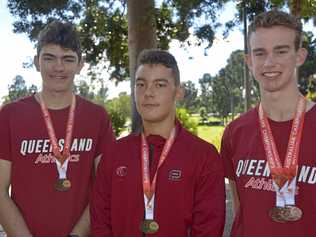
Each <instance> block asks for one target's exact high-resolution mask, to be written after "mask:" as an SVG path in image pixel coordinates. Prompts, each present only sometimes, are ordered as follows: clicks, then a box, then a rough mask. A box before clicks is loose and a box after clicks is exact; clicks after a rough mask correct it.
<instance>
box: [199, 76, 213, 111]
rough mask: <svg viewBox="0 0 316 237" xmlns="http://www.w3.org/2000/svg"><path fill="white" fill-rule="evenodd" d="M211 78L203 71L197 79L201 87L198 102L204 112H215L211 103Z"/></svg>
mask: <svg viewBox="0 0 316 237" xmlns="http://www.w3.org/2000/svg"><path fill="white" fill-rule="evenodd" d="M213 80H214V77H212V76H211V75H210V74H209V73H205V74H204V75H203V76H202V78H200V79H199V84H200V88H201V95H200V97H199V104H200V106H201V107H204V108H205V110H206V113H215V111H216V110H215V109H214V105H213V100H214V98H213V95H214V94H213Z"/></svg>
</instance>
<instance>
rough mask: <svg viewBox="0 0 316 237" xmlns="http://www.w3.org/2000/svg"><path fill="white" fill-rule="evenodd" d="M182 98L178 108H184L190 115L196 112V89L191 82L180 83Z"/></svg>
mask: <svg viewBox="0 0 316 237" xmlns="http://www.w3.org/2000/svg"><path fill="white" fill-rule="evenodd" d="M182 88H183V90H184V98H183V99H182V100H181V101H179V102H178V105H179V107H183V108H186V109H187V110H188V111H189V112H190V113H192V112H196V111H198V107H199V105H198V103H199V102H198V100H197V94H198V89H197V88H196V87H195V84H194V83H193V82H192V81H187V82H184V83H182Z"/></svg>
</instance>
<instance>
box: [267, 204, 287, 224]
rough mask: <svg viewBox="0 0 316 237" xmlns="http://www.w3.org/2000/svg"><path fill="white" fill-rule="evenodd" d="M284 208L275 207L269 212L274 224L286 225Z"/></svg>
mask: <svg viewBox="0 0 316 237" xmlns="http://www.w3.org/2000/svg"><path fill="white" fill-rule="evenodd" d="M284 212H285V210H284V208H283V207H273V208H271V209H270V211H269V216H270V218H271V219H272V220H273V221H274V222H278V223H285V222H286V220H285V217H284Z"/></svg>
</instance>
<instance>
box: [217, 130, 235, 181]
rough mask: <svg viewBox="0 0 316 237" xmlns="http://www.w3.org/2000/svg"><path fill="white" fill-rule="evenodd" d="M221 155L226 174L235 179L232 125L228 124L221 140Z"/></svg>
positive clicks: (227, 176)
mask: <svg viewBox="0 0 316 237" xmlns="http://www.w3.org/2000/svg"><path fill="white" fill-rule="evenodd" d="M220 156H221V158H222V160H223V163H224V175H225V177H226V178H228V179H230V180H235V174H234V169H233V162H232V157H233V154H232V147H231V135H230V126H229V125H228V126H227V127H226V128H225V131H224V134H223V137H222V142H221V151H220Z"/></svg>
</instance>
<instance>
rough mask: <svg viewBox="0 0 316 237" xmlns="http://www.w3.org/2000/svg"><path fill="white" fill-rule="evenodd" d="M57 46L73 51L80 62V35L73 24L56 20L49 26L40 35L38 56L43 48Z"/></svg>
mask: <svg viewBox="0 0 316 237" xmlns="http://www.w3.org/2000/svg"><path fill="white" fill-rule="evenodd" d="M47 44H57V45H59V46H61V47H63V48H66V49H71V50H72V51H74V52H76V53H77V56H78V59H79V62H80V60H81V46H80V39H79V34H78V32H77V31H76V29H75V27H74V25H73V24H71V23H69V22H61V21H57V20H54V21H52V22H50V23H49V24H47V25H46V26H45V28H44V29H42V30H41V31H40V33H39V35H38V43H37V55H39V54H40V52H41V50H42V48H43V46H45V45H47Z"/></svg>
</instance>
